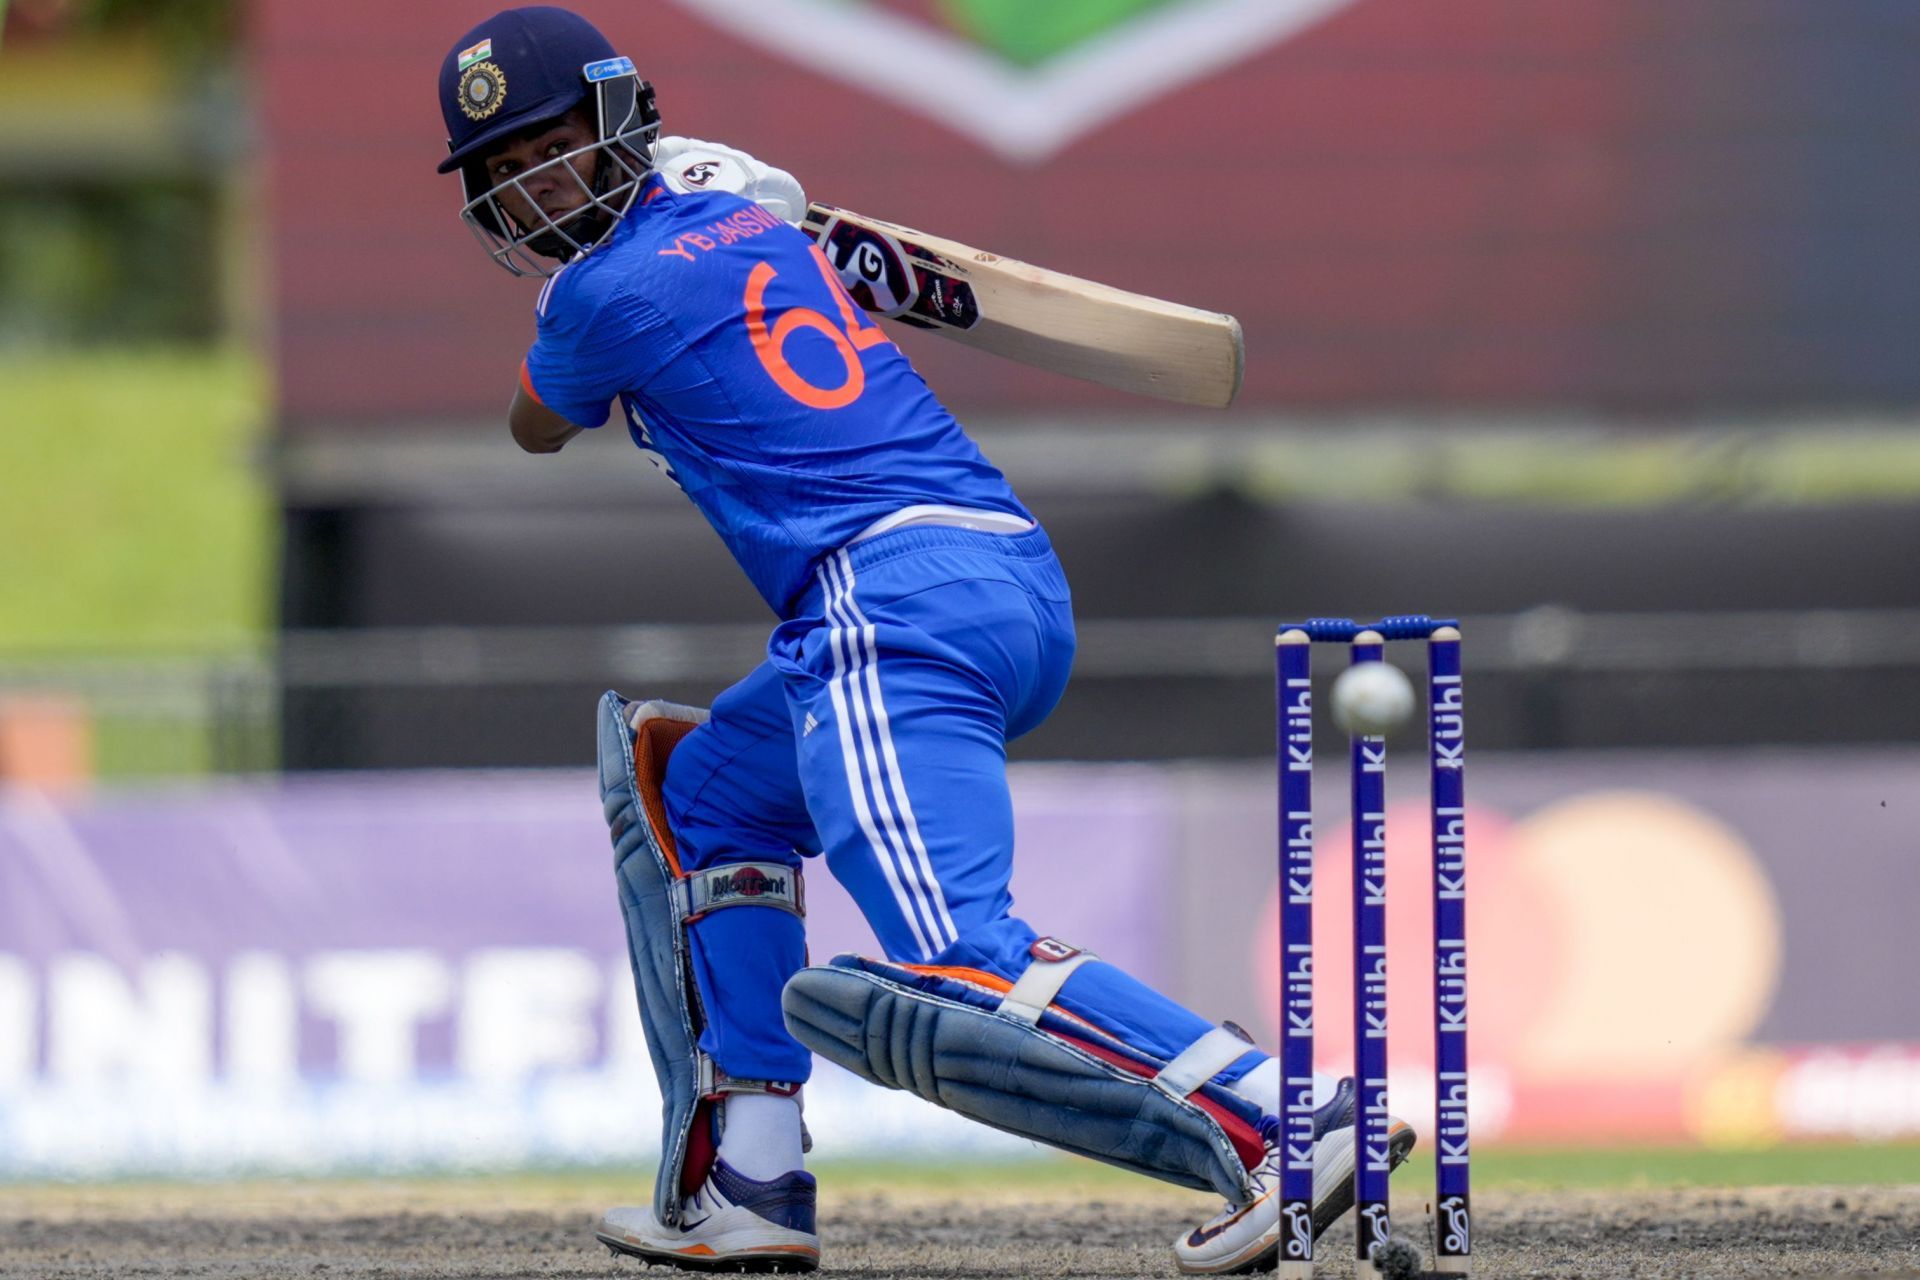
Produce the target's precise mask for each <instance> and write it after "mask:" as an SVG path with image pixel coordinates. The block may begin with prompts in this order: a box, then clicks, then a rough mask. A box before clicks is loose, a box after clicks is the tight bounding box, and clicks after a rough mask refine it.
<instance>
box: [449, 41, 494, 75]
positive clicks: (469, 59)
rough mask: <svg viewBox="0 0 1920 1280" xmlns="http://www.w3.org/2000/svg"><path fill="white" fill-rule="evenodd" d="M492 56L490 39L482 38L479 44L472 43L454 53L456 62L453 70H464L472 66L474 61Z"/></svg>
mask: <svg viewBox="0 0 1920 1280" xmlns="http://www.w3.org/2000/svg"><path fill="white" fill-rule="evenodd" d="M492 56H493V41H492V40H491V39H487V40H482V41H481V42H480V43H479V44H476V45H474V46H473V47H472V48H470V49H462V50H461V51H460V52H459V53H458V54H456V55H454V57H455V61H456V63H457V64H458V65H457V66H456V67H455V70H458V71H465V70H466V69H467V68H468V67H470V66H472V65H473V64H474V63H476V62H481V61H484V60H485V59H487V58H491V57H492Z"/></svg>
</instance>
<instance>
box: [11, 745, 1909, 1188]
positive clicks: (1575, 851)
mask: <svg viewBox="0 0 1920 1280" xmlns="http://www.w3.org/2000/svg"><path fill="white" fill-rule="evenodd" d="M1390 759H1391V763H1390V764H1389V783H1390V786H1389V794H1388V805H1387V846H1388V854H1387V864H1388V870H1387V882H1388V900H1389V901H1388V907H1387V912H1386V914H1387V930H1388V937H1389V942H1390V953H1389V954H1390V962H1389V985H1388V1008H1389V1014H1390V1021H1391V1025H1392V1036H1393V1054H1392V1062H1393V1074H1392V1076H1391V1078H1390V1089H1391V1095H1390V1096H1391V1099H1392V1105H1393V1108H1394V1110H1395V1113H1396V1114H1399V1115H1403V1116H1406V1117H1408V1118H1409V1119H1411V1120H1412V1121H1413V1122H1414V1123H1415V1125H1416V1127H1419V1126H1421V1125H1423V1124H1427V1123H1430V1116H1431V1099H1432V1094H1431V1080H1432V1074H1431V1071H1432V1021H1431V1009H1430V1007H1429V1006H1428V1004H1427V1002H1428V1000H1429V999H1430V991H1431V988H1430V985H1429V975H1428V969H1427V966H1428V965H1429V964H1430V955H1429V952H1430V947H1431V935H1430V930H1431V912H1430V901H1429V897H1428V894H1427V892H1426V886H1425V883H1424V878H1425V877H1426V875H1427V874H1428V864H1427V841H1428V834H1427V833H1428V832H1429V831H1430V825H1429V824H1428V823H1427V822H1426V821H1424V818H1425V814H1424V810H1423V802H1424V789H1423V786H1422V779H1423V770H1422V769H1421V768H1420V761H1421V756H1420V753H1419V751H1418V750H1417V749H1410V750H1405V751H1401V750H1398V749H1396V751H1395V752H1394V753H1393V754H1392V756H1391V757H1390ZM1337 765H1338V762H1337V761H1336V762H1334V764H1333V765H1328V766H1323V768H1324V769H1325V773H1324V774H1323V781H1322V785H1321V786H1320V787H1319V789H1318V792H1317V794H1318V796H1319V803H1318V806H1317V810H1318V811H1317V813H1316V815H1315V817H1316V822H1315V831H1314V837H1315V852H1314V857H1315V860H1316V862H1317V863H1318V864H1319V866H1318V868H1317V871H1318V874H1317V877H1316V878H1317V882H1318V888H1317V890H1316V901H1315V904H1314V912H1315V914H1316V916H1317V917H1318V918H1319V919H1318V925H1319V927H1318V928H1317V929H1316V940H1317V941H1318V942H1319V943H1320V944H1321V945H1320V946H1319V948H1318V954H1316V956H1315V971H1316V974H1317V975H1318V977H1317V979H1316V987H1317V990H1316V991H1315V996H1316V998H1317V1000H1318V1002H1319V1008H1320V1011H1321V1016H1320V1017H1319V1018H1318V1019H1317V1022H1318V1027H1319V1033H1318V1035H1317V1037H1316V1050H1317V1053H1318V1060H1319V1063H1320V1065H1321V1066H1322V1067H1323V1068H1325V1069H1327V1070H1331V1071H1335V1072H1338V1073H1342V1074H1344V1073H1346V1072H1347V1071H1350V1070H1351V1067H1350V1066H1349V1065H1348V1064H1349V1063H1350V1062H1351V1054H1352V1047H1351V1043H1350V1038H1349V1039H1346V1040H1343V1034H1345V1033H1343V1031H1342V1027H1343V1025H1345V1024H1347V1023H1348V1019H1345V1018H1343V1017H1341V1016H1339V1015H1340V1014H1341V1013H1342V1012H1343V1011H1344V1010H1345V1008H1346V1003H1345V1002H1346V1001H1347V999H1348V993H1347V992H1346V990H1345V989H1344V987H1343V985H1342V981H1341V978H1340V975H1341V974H1342V973H1343V972H1345V971H1347V970H1348V969H1349V968H1350V964H1349V960H1350V957H1349V956H1347V955H1343V954H1342V952H1341V948H1342V947H1343V946H1350V945H1351V944H1350V941H1343V940H1345V939H1349V938H1350V934H1349V931H1348V930H1346V929H1345V928H1343V927H1341V926H1342V925H1343V923H1344V920H1343V913H1345V912H1346V911H1347V909H1348V904H1347V903H1346V901H1345V900H1344V899H1343V897H1342V894H1343V892H1344V890H1343V888H1342V886H1343V885H1344V884H1346V883H1347V882H1348V880H1349V879H1350V877H1349V875H1348V874H1347V872H1348V864H1347V861H1346V859H1348V858H1349V857H1350V856H1351V855H1350V848H1349V845H1350V841H1349V832H1348V831H1347V829H1346V825H1345V824H1346V815H1345V813H1344V802H1343V796H1344V792H1345V788H1344V786H1343V785H1341V783H1342V782H1343V781H1344V780H1343V779H1341V778H1339V777H1338V767H1337ZM1469 768H1470V769H1471V770H1472V771H1473V774H1474V776H1473V778H1472V781H1471V785H1470V788H1469V792H1468V794H1469V797H1470V800H1469V809H1468V821H1467V868H1468V870H1467V885H1468V888H1467V932H1468V952H1469V956H1470V970H1469V971H1470V988H1471V993H1470V996H1469V1001H1468V1008H1469V1010H1470V1019H1471V1023H1470V1035H1469V1043H1470V1050H1471V1055H1472V1063H1473V1085H1472V1119H1473V1125H1474V1135H1475V1137H1476V1138H1479V1139H1483V1140H1498V1139H1501V1138H1507V1139H1514V1140H1527V1141H1591V1140H1599V1139H1608V1138H1611V1139H1616V1140H1617V1139H1620V1138H1625V1137H1637V1138H1642V1139H1647V1140H1656V1139H1657V1140H1696V1141H1707V1142H1729V1143H1740V1144H1749V1143H1753V1142H1764V1141H1772V1140H1777V1139H1783V1138H1795V1137H1829V1138H1830V1137H1844V1136H1862V1137H1878V1138H1891V1137H1897V1136H1902V1135H1905V1136H1912V1135H1915V1134H1920V994H1916V992H1920V988H1916V986H1915V985H1914V984H1912V983H1908V982H1904V981H1892V980H1889V979H1888V975H1890V974H1891V975H1898V974H1903V973H1905V972H1906V971H1907V970H1908V969H1909V968H1910V967H1911V966H1910V965H1908V964H1907V962H1906V956H1905V951H1906V941H1907V935H1908V933H1909V932H1910V928H1909V919H1910V916H1911V912H1912V909H1913V905H1914V903H1915V902H1920V826H1917V824H1916V822H1915V814H1914V811H1915V806H1916V805H1920V751H1911V750H1906V751H1892V750H1881V751H1875V752H1860V751H1831V752H1746V753H1693V754H1670V755H1659V754H1650V753H1605V754H1597V753H1542V754H1537V755H1530V756H1519V755H1504V756H1499V755H1493V756H1486V757H1484V758H1479V759H1474V760H1473V761H1472V763H1471V764H1470V766H1469ZM1013 779H1014V799H1015V807H1016V811H1017V813H1018V814H1019V819H1018V832H1017V834H1018V840H1019V845H1020V853H1019V856H1018V860H1017V863H1018V866H1017V871H1016V875H1015V882H1014V892H1015V896H1016V900H1017V907H1016V909H1017V910H1018V911H1019V912H1020V913H1021V914H1022V915H1024V916H1025V917H1026V918H1028V919H1029V920H1030V921H1032V922H1033V924H1034V925H1035V926H1036V928H1038V929H1039V930H1040V931H1041V932H1043V933H1048V934H1053V935H1056V936H1059V937H1062V938H1064V939H1066V940H1068V941H1070V942H1073V943H1075V944H1077V945H1082V946H1086V947H1088V948H1090V949H1093V950H1095V951H1097V952H1099V953H1100V954H1101V955H1102V956H1104V957H1105V958H1107V959H1109V960H1111V961H1113V962H1115V963H1118V964H1121V965H1124V966H1125V967H1127V968H1129V969H1130V970H1132V971H1134V972H1135V973H1137V974H1138V975H1139V976H1141V977H1142V978H1144V979H1146V980H1147V981H1149V982H1152V983H1155V984H1157V985H1160V986H1162V987H1163V988H1164V989H1166V990H1167V991H1168V992H1169V994H1172V995H1174V996H1176V997H1178V998H1180V999H1182V1000H1184V1001H1186V1002H1187V1003H1188V1004H1189V1005H1191V1006H1192V1007H1193V1008H1195V1009H1197V1010H1198V1011H1199V1012H1201V1013H1202V1014H1204V1015H1205V1016H1207V1017H1209V1018H1213V1019H1227V1018H1231V1019H1234V1020H1236V1021H1239V1022H1241V1023H1243V1024H1244V1025H1246V1026H1248V1027H1250V1028H1252V1029H1253V1030H1254V1032H1255V1033H1256V1035H1259V1036H1261V1037H1262V1038H1263V1039H1267V1038H1269V1037H1270V1036H1271V1034H1272V1031H1273V1028H1274V1026H1275V1025H1276V1016H1275V1015H1276V1010H1277V1005H1278V999H1279V995H1278V987H1277V970H1276V967H1275V961H1276V958H1277V923H1278V916H1277V911H1278V906H1277V899H1276V876H1275V853H1276V850H1275V839H1276V833H1275V826H1276V812H1275V807H1274V806H1275V798H1274V794H1273V775H1272V769H1271V766H1270V765H1256V764H1249V765H1246V766H1204V767H1202V766H1145V765H1141V766H1080V765H1036V766H1027V767H1024V768H1016V769H1015V770H1014V772H1013ZM808 906H809V936H810V941H811V946H812V952H813V955H814V957H815V958H816V959H824V958H825V957H826V956H828V955H830V954H832V953H834V952H836V951H840V950H855V951H871V950H872V949H873V943H872V939H871V936H870V934H869V933H868V931H867V929H866V926H865V924H864V922H863V921H862V920H861V919H860V918H859V916H858V914H857V912H856V911H855V909H854V908H853V906H852V904H851V902H850V900H849V899H848V897H847V895H846V894H845V893H844V892H843V891H841V890H840V889H839V887H838V886H836V885H834V884H833V883H832V881H831V878H830V877H829V876H828V875H826V874H825V873H824V870H823V869H822V868H820V867H819V866H818V864H817V863H816V864H812V883H811V884H810V885H809V892H808ZM657 1107H658V1100H657V1091H656V1089H655V1086H654V1083H653V1072H652V1068H651V1065H650V1063H649V1062H648V1059H647V1055H646V1051H645V1046H644V1043H643V1041H642V1038H641V1035H640V1030H639V1022H638V1018H637V1016H636V1014H635V1010H634V1001H633V995H632V986H631V977H630V975H629V972H628V967H627V961H626V951H625V940H624V937H623V936H622V931H621V925H620V913H619V910H618V908H617V906H616V903H615V896H614V878H613V874H612V868H611V852H610V846H609V843H608V839H607V833H606V830H605V828H604V827H603V826H602V824H601V820H600V816H599V804H598V798H597V796H596V794H595V787H594V779H593V777H592V776H591V775H590V774H587V773H574V772H564V773H522V774H442V775H422V774H416V775H410V776H405V777H397V776H395V777H387V776H339V777H328V778H318V779H294V780H288V781H285V782H258V783H220V784H215V785H206V786H197V787H183V788H178V789H171V790H141V791H132V790H120V791H102V792H98V793H94V794H91V795H79V796H73V797H65V798H56V797H52V796H49V795H48V794H46V793H43V792H39V791H34V790H28V789H21V788H15V789H11V790H6V791H0V1178H8V1177H15V1178H17V1177H41V1176H62V1177H76V1176H119V1175H127V1174H139V1173H148V1174H162V1173H163V1174H194V1175H215V1174H228V1173H235V1172H244V1171H258V1172H277V1171H303V1172H316V1171H329V1170H386V1169H436V1168H456V1169H466V1168H498V1167H509V1166H516V1165H527V1164H542V1163H545V1164H560V1163H585V1162H600V1163H608V1164H635V1163H644V1162H646V1161H648V1160H650V1159H651V1158H652V1157H653V1154H654V1151H655V1148H656V1143H657V1124H658V1110H657ZM807 1108H808V1118H809V1124H810V1127H811V1128H812V1129H813V1131H814V1133H815V1135H816V1139H817V1143H818V1148H817V1149H818V1150H819V1152H820V1153H821V1155H823V1156H833V1155H851V1154H861V1155H872V1154H879V1153H887V1152H905V1151H911V1152H914V1153H916V1154H920V1155H927V1154H931V1153H935V1152H939V1153H945V1154H952V1153H967V1152H974V1153H991V1154H994V1155H1002V1156H1003V1155H1007V1154H1017V1153H1020V1152H1025V1151H1029V1150H1032V1149H1033V1148H1032V1147H1031V1146H1030V1144H1023V1143H1018V1142H1015V1141H1013V1140H1011V1139H1007V1138H1005V1137H1003V1136H1000V1135H996V1134H992V1133H988V1132H987V1131H984V1130H981V1129H979V1128H977V1127H973V1126H969V1125H967V1124H965V1123H964V1122H962V1121H960V1120H958V1119H957V1118H955V1117H952V1116H950V1115H947V1114H945V1113H941V1112H937V1111H935V1110H933V1109H932V1108H930V1107H928V1106H926V1105H925V1104H922V1103H920V1102H918V1101H916V1100H914V1099H911V1098H908V1097H906V1096H905V1095H903V1094H899V1093H889V1092H885V1091H881V1090H876V1089H873V1088H871V1087H869V1086H867V1085H864V1084H862V1083H861V1082H859V1081H857V1080H855V1079H853V1078H852V1077H850V1076H847V1075H845V1074H843V1073H840V1072H838V1071H837V1070H836V1069H832V1068H828V1067H824V1066H823V1067H822V1068H821V1069H820V1070H819V1071H818V1072H817V1073H816V1076H815V1078H814V1081H813V1083H812V1084H811V1085H810V1086H809V1088H808V1091H807Z"/></svg>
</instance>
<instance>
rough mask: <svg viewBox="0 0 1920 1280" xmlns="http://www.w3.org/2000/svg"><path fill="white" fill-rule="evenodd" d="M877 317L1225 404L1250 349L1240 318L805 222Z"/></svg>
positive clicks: (894, 234) (903, 231) (1024, 266)
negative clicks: (1248, 348)
mask: <svg viewBox="0 0 1920 1280" xmlns="http://www.w3.org/2000/svg"><path fill="white" fill-rule="evenodd" d="M802 230H804V231H805V232H806V233H807V234H808V235H810V236H812V237H813V239H814V242H815V243H816V244H818V245H819V246H820V249H821V251H822V252H823V253H825V254H826V257H827V261H828V262H830V263H831V264H832V265H833V268H834V270H835V271H837V272H838V273H839V275H840V279H841V281H842V282H843V283H844V284H845V285H846V286H847V291H848V292H849V293H851V294H852V295H853V298H854V301H856V302H858V303H859V304H860V305H861V307H863V308H864V309H866V310H867V311H870V312H872V313H874V314H875V315H879V316H884V317H888V318H890V319H893V320H897V321H899V322H900V323H902V324H908V325H913V326H915V327H917V328H922V329H932V330H934V331H936V332H938V333H940V334H941V335H942V336H944V337H948V338H952V339H953V340H954V341H956V342H964V343H966V344H967V345H968V346H970V347H978V348H980V349H981V350H982V351H991V352H993V353H994V354H995V355H998V356H1005V357H1006V358H1007V359H1009V360H1018V361H1019V362H1020V363H1022V364H1029V365H1033V366H1034V367H1035V368H1039V369H1050V370H1052V371H1053V372H1055V373H1064V374H1067V375H1068V376H1069V377H1074V378H1084V379H1086V380H1087V381H1088V382H1097V383H1099V384H1100V385H1101V386H1105V387H1113V388H1115V389H1117V390H1120V391H1130V392H1133V393H1134V394H1136V395H1145V396H1156V397H1158V398H1160V399H1162V400H1174V401H1178V402H1179V403H1181V404H1194V405H1204V406H1207V407H1209V408H1214V409H1224V408H1226V407H1227V406H1228V405H1229V404H1232V403H1233V397H1234V396H1235V395H1236V394H1237V393H1238V392H1239V390H1240V376H1241V370H1242V368H1243V366H1244V365H1245V363H1246V350H1245V346H1244V344H1243V343H1242V341H1241V337H1240V322H1239V321H1238V320H1235V319H1234V318H1233V317H1232V316H1228V315H1221V314H1220V313H1218V312H1215V311H1202V310H1200V309H1198V308H1197V307H1184V306H1181V305H1180V304H1179V303H1176V302H1162V301H1161V300H1160V299H1158V298H1149V297H1146V296H1145V295H1143V294H1138V293H1128V292H1127V291H1126V290H1124V289H1115V288H1112V287H1111V286H1109V285H1104V284H1096V283H1094V282H1093V281H1091V280H1081V279H1079V278H1078V277H1075V276H1070V275H1064V274H1062V273H1061V272H1058V271H1048V270H1046V269H1045V268H1044V267H1036V266H1032V265H1030V264H1028V263H1025V262H1016V261H1014V260H1013V259H1012V258H1002V257H1000V256H999V255H998V254H993V253H987V252H985V251H984V250H981V249H975V248H972V247H970V246H968V245H964V244H959V243H956V242H955V241H952V240H943V239H941V238H940V237H938V236H930V235H927V234H926V233H924V232H920V231H915V230H913V229H911V228H909V227H902V226H896V225H895V224H893V223H891V222H882V221H881V220H880V219H878V218H869V217H866V216H864V215H862V214H858V213H853V212H851V211H849V210H846V209H836V208H834V207H833V206H832V205H824V204H815V205H809V206H808V207H807V218H806V222H805V223H804V224H803V226H802Z"/></svg>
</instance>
